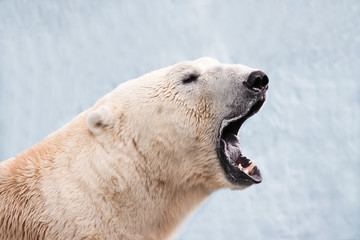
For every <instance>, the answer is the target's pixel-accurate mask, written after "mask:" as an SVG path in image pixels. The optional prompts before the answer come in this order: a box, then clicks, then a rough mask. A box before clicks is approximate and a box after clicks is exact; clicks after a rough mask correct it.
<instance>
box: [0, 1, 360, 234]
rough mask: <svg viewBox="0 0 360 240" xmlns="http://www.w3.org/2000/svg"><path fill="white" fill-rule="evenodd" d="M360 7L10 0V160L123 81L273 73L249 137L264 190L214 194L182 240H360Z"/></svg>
mask: <svg viewBox="0 0 360 240" xmlns="http://www.w3.org/2000/svg"><path fill="white" fill-rule="evenodd" d="M359 16H360V2H359V1H356V0H354V1H351V0H347V1H331V0H329V1H311V0H307V1H290V0H289V1H272V0H270V1H265V0H264V1H250V0H249V1H248V0H246V1H235V0H234V1H228V0H224V1H216V0H213V1H212V0H199V1H190V0H184V1H180V0H173V1H146V0H143V1H130V0H129V1H115V0H114V1H95V0H89V1H80V0H75V1H70V0H65V1H54V0H49V1H40V0H33V1H18V0H1V1H0V110H1V111H0V160H5V159H7V158H10V157H12V156H15V155H16V154H17V153H19V152H21V151H23V150H25V149H26V148H29V147H31V146H32V145H33V144H35V143H36V142H38V141H40V140H41V139H43V138H44V137H45V136H47V135H49V134H50V133H51V132H53V131H55V130H57V129H59V128H60V127H61V126H63V125H64V124H65V123H67V122H69V121H70V120H71V119H72V118H74V117H75V116H76V115H78V114H79V113H80V112H82V111H83V110H85V109H87V108H89V107H91V106H92V105H93V104H94V102H95V101H96V100H97V99H99V98H100V97H102V96H103V95H105V94H106V93H108V92H110V91H111V90H112V89H114V88H115V87H116V86H117V85H118V84H120V83H122V82H124V81H127V80H129V79H132V78H136V77H138V76H140V75H142V74H144V73H147V72H149V71H151V70H155V69H159V68H161V67H165V66H168V65H172V64H175V63H177V62H179V61H183V60H189V59H195V58H199V57H201V56H210V57H214V58H217V59H218V60H219V61H221V62H226V63H242V64H245V65H248V66H251V67H254V68H259V69H262V70H263V71H264V72H266V73H267V75H268V76H269V78H270V88H269V92H268V100H267V102H266V103H265V105H264V106H263V108H262V110H261V111H260V112H259V113H258V114H257V115H255V116H254V117H253V118H251V119H250V120H249V121H247V122H246V123H245V125H244V126H243V127H242V129H241V132H240V142H241V144H242V149H243V152H244V154H245V155H246V156H247V157H249V158H250V159H252V160H255V161H256V162H257V165H258V166H259V167H260V169H261V170H262V173H263V178H264V181H263V182H262V183H261V184H259V185H256V186H252V187H250V188H248V189H246V190H244V191H230V190H221V191H218V192H215V193H214V194H212V195H211V197H210V199H209V201H208V202H207V203H205V204H204V205H202V206H201V207H200V208H199V209H198V210H197V211H196V212H194V214H193V215H192V216H191V217H189V218H188V219H187V221H186V222H185V223H184V224H183V225H182V227H181V228H180V229H179V231H178V233H177V236H176V238H175V239H177V240H183V239H187V240H188V239H190V240H192V239H209V240H220V239H226V240H228V239H360V186H359V184H360V176H359V174H360V150H359V149H360V77H359V76H360V18H359Z"/></svg>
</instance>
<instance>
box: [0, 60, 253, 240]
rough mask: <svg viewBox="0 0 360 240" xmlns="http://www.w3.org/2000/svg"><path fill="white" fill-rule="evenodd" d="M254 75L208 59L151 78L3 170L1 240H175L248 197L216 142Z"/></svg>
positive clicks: (123, 88) (118, 92)
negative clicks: (221, 194) (226, 200)
mask: <svg viewBox="0 0 360 240" xmlns="http://www.w3.org/2000/svg"><path fill="white" fill-rule="evenodd" d="M251 71H252V69H250V68H247V67H245V66H242V65H226V64H220V63H218V62H217V61H216V60H213V59H210V58H202V59H199V60H196V61H189V62H182V63H180V64H177V65H174V66H171V67H167V68H164V69H160V70H158V71H155V72H151V73H149V74H146V75H144V76H142V77H140V78H138V79H135V80H132V81H129V82H126V83H124V84H121V85H120V86H119V87H118V88H116V89H115V90H114V91H113V92H111V93H109V94H108V95H106V96H105V97H103V98H102V99H101V100H99V101H98V102H97V103H96V104H95V106H94V107H93V108H91V109H89V110H87V111H85V112H83V113H82V114H80V115H79V116H78V117H76V118H75V119H74V120H72V121H71V122H70V123H69V124H68V125H66V126H64V127H63V128H62V129H60V130H59V131H57V132H55V133H53V134H52V135H50V136H48V137H47V138H45V139H44V140H43V141H42V142H40V143H38V144H36V145H35V146H33V147H32V148H30V149H28V150H26V151H25V152H23V153H21V154H19V155H17V156H16V157H15V158H12V159H9V160H6V161H4V162H2V163H1V165H0V169H1V171H0V239H111V240H112V239H149V240H150V239H156V240H161V239H169V238H171V236H172V235H173V233H174V230H176V228H177V227H178V225H179V224H180V223H181V221H182V220H183V219H184V218H185V216H186V215H188V214H189V212H191V211H192V210H193V209H194V208H195V207H196V206H197V205H199V204H200V203H201V202H203V201H204V200H205V199H206V198H207V197H208V196H209V195H210V194H211V193H212V192H213V191H215V190H217V189H220V188H224V187H225V188H232V189H240V188H242V187H241V186H240V187H239V186H234V185H232V184H231V183H230V182H229V181H228V180H227V179H226V177H225V176H224V171H223V169H222V168H221V166H220V163H219V160H218V157H217V154H216V151H215V147H216V146H215V141H216V134H217V131H218V126H219V124H220V121H221V120H222V119H223V117H224V116H226V115H228V114H229V113H230V112H231V111H232V109H231V106H230V105H231V104H232V103H233V102H234V101H238V99H235V98H236V93H235V92H234V90H233V89H234V84H238V82H241V81H244V78H246V76H248V74H249V73H250V72H251ZM189 74H190V75H191V74H201V78H200V79H199V80H198V82H196V83H188V84H184V83H183V82H182V80H183V79H184V78H186V76H188V75H189ZM190 84H192V85H190Z"/></svg>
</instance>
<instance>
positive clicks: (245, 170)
mask: <svg viewBox="0 0 360 240" xmlns="http://www.w3.org/2000/svg"><path fill="white" fill-rule="evenodd" d="M254 167H255V162H252V163H251V164H250V165H249V166H248V167H246V168H244V172H245V173H246V174H251V172H252V170H253V168H254Z"/></svg>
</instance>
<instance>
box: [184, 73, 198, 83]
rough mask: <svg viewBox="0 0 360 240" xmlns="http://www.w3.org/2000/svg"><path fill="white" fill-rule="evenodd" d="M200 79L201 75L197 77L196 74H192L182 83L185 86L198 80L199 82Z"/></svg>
mask: <svg viewBox="0 0 360 240" xmlns="http://www.w3.org/2000/svg"><path fill="white" fill-rule="evenodd" d="M198 78H199V75H196V74H190V75H189V76H187V77H186V78H184V79H183V80H182V82H183V83H184V84H188V83H192V82H195V81H196V80H198Z"/></svg>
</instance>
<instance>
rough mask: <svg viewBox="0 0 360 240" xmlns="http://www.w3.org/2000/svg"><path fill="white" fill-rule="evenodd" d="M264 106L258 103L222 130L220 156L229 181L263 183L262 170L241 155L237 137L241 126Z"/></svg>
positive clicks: (261, 102)
mask: <svg viewBox="0 0 360 240" xmlns="http://www.w3.org/2000/svg"><path fill="white" fill-rule="evenodd" d="M262 104H263V101H260V102H257V103H256V104H254V105H253V106H252V108H251V109H250V110H249V111H248V113H247V114H246V115H245V116H243V117H241V118H239V119H234V120H233V121H232V120H230V121H228V123H227V125H226V126H225V127H223V129H222V133H221V135H220V147H219V150H218V154H219V157H220V160H221V163H222V165H223V167H224V170H225V172H226V175H227V177H228V179H229V180H231V181H232V182H233V183H235V184H252V183H260V182H261V181H262V177H261V174H260V170H259V169H258V168H257V167H256V166H255V165H254V163H253V162H251V160H250V159H248V158H247V157H245V156H244V155H243V154H242V153H241V149H240V143H239V139H238V136H237V135H238V132H239V130H240V127H241V125H242V124H243V123H244V122H245V121H246V119H248V118H249V117H251V116H252V115H254V114H255V113H256V112H257V111H259V109H260V108H261V106H262Z"/></svg>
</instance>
